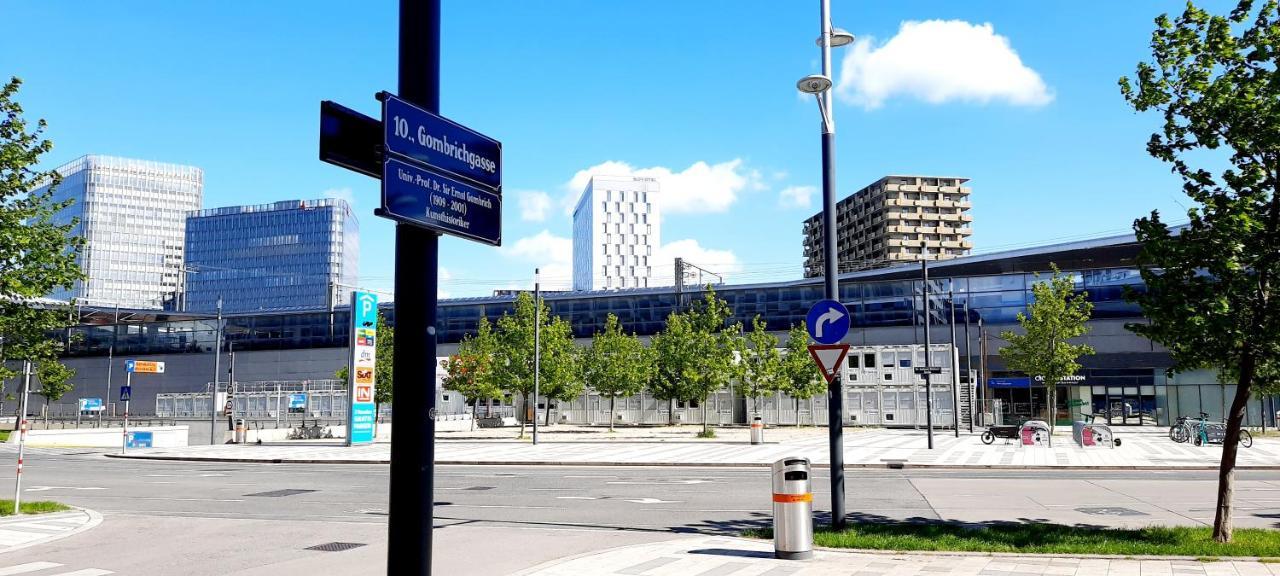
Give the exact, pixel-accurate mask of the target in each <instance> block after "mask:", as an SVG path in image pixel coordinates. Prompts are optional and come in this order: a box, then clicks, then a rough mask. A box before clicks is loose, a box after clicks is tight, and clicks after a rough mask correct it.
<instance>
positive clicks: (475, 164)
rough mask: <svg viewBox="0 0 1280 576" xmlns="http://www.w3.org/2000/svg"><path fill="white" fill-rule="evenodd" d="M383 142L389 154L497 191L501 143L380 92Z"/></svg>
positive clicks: (500, 177) (500, 162) (500, 175)
mask: <svg viewBox="0 0 1280 576" xmlns="http://www.w3.org/2000/svg"><path fill="white" fill-rule="evenodd" d="M379 98H380V99H381V100H382V132H383V145H384V147H385V148H384V149H385V150H386V152H387V153H388V154H395V155H397V156H402V157H404V158H405V159H408V160H412V161H414V162H415V163H417V164H421V165H424V166H430V167H432V168H435V169H437V170H443V171H446V172H448V173H450V174H452V175H455V176H460V177H462V178H466V179H467V180H470V181H472V182H475V183H476V184H478V185H480V186H482V187H484V188H488V189H489V190H490V191H493V192H499V191H500V190H501V189H502V143H500V142H498V141H497V140H494V139H493V138H490V137H488V136H485V135H484V134H481V133H479V132H476V131H475V130H472V129H470V128H467V127H466V126H463V125H461V124H458V123H456V122H454V121H452V120H449V119H447V118H444V117H441V116H439V115H437V114H432V113H431V112H428V111H426V110H423V109H422V108H419V107H417V106H414V105H413V104H410V103H408V102H405V101H404V100H401V99H400V97H398V96H396V95H394V94H390V93H387V92H383V93H382V94H380V95H379Z"/></svg>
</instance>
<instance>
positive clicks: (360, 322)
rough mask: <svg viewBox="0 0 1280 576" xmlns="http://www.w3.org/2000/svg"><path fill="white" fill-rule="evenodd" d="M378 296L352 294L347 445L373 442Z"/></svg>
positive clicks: (375, 410) (375, 412) (348, 366)
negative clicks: (349, 407)
mask: <svg viewBox="0 0 1280 576" xmlns="http://www.w3.org/2000/svg"><path fill="white" fill-rule="evenodd" d="M377 334H378V296H377V295H376V294H373V293H371V292H352V293H351V335H350V339H351V346H350V349H351V357H350V361H349V362H350V363H349V364H348V365H347V368H348V375H347V386H348V398H349V399H350V404H349V405H350V406H351V409H350V410H348V411H347V446H355V445H357V444H368V443H371V442H373V436H374V432H375V430H374V428H375V427H376V426H377V425H378V424H377V417H378V414H377V404H375V403H374V396H375V394H376V390H377V382H376V380H375V378H376V377H377V369H376V367H377V365H378V359H377V354H378V352H377V351H378V348H377Z"/></svg>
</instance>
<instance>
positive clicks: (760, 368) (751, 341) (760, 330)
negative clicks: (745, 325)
mask: <svg viewBox="0 0 1280 576" xmlns="http://www.w3.org/2000/svg"><path fill="white" fill-rule="evenodd" d="M805 338H806V340H807V338H808V337H807V336H806V337H805ZM743 342H744V344H745V345H744V346H743V349H742V352H741V355H742V364H743V367H744V370H743V378H742V384H741V385H740V387H739V390H740V391H741V392H742V396H743V397H744V398H750V399H751V413H752V415H755V416H759V415H760V397H761V396H765V395H768V394H773V393H774V392H777V391H778V390H780V389H781V387H782V384H783V382H784V381H785V378H786V374H785V372H784V368H783V359H782V355H781V354H779V353H778V337H777V336H774V335H773V334H770V333H769V331H768V329H767V328H766V327H765V324H764V322H763V321H761V320H760V315H759V314H757V315H756V317H755V318H753V319H752V320H751V332H750V333H749V334H748V335H747V337H746V339H745V340H744V341H743ZM806 355H807V354H806Z"/></svg>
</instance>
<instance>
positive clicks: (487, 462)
mask: <svg viewBox="0 0 1280 576" xmlns="http://www.w3.org/2000/svg"><path fill="white" fill-rule="evenodd" d="M104 456H106V457H107V458H124V459H132V460H166V461H175V462H223V463H226V462H245V463H250V464H344V465H345V464H390V463H391V461H390V460H387V459H379V460H344V459H314V458H297V459H295V458H226V457H201V456H165V455H159V454H156V455H150V454H139V455H133V454H127V455H122V454H104ZM435 464H436V465H437V466H562V467H584V468H585V467H614V468H619V467H647V468H655V467H658V468H768V467H770V466H772V464H771V463H768V462H573V461H522V460H485V461H477V460H436V461H435ZM813 468H814V469H815V470H826V469H830V468H831V465H830V464H814V465H813ZM907 468H912V469H927V470H1055V471H1057V470H1125V471H1166V472H1212V471H1217V470H1218V466H1178V467H1170V466H1061V465H1057V464H1045V465H1042V466H1032V465H1025V464H1005V465H1001V464H986V465H979V464H974V465H963V464H926V463H911V462H903V463H901V464H899V463H896V462H894V463H880V464H867V463H862V464H845V465H844V469H845V470H864V469H874V470H903V469H907ZM1235 469H1236V470H1264V471H1266V470H1280V464H1275V465H1237V466H1236V468H1235Z"/></svg>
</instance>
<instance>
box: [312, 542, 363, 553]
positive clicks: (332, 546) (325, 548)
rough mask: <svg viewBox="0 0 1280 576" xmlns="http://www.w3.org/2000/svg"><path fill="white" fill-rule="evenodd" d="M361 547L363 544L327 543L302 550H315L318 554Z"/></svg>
mask: <svg viewBox="0 0 1280 576" xmlns="http://www.w3.org/2000/svg"><path fill="white" fill-rule="evenodd" d="M361 546H364V544H361V543H359V542H328V543H325V544H317V545H315V546H311V547H308V548H304V550H317V551H320V552H341V551H343V550H350V549H352V548H359V547H361Z"/></svg>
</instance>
